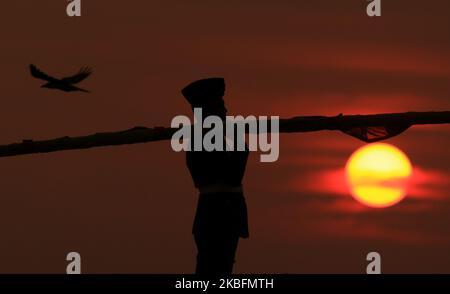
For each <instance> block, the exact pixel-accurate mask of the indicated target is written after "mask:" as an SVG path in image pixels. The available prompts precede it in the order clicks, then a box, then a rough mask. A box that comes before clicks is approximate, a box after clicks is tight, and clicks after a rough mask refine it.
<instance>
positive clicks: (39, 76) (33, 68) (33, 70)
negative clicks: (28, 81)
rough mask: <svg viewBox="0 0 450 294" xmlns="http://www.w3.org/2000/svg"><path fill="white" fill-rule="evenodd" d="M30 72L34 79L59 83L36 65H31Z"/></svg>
mask: <svg viewBox="0 0 450 294" xmlns="http://www.w3.org/2000/svg"><path fill="white" fill-rule="evenodd" d="M30 72H31V75H32V76H33V77H35V78H36V79H41V80H45V81H48V82H54V81H57V79H56V78H54V77H51V76H49V75H47V74H46V73H44V72H42V71H40V70H39V69H38V68H37V67H36V66H35V65H34V64H30Z"/></svg>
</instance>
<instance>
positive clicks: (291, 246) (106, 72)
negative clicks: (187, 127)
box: [0, 0, 450, 273]
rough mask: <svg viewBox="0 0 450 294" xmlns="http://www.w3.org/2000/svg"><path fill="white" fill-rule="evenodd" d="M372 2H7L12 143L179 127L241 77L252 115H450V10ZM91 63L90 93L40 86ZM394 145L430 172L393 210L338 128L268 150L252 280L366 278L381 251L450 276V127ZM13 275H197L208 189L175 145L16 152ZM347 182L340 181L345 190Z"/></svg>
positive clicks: (4, 116)
mask: <svg viewBox="0 0 450 294" xmlns="http://www.w3.org/2000/svg"><path fill="white" fill-rule="evenodd" d="M382 3H383V7H382V16H381V17H378V18H369V17H368V16H367V15H366V14H365V6H366V5H367V1H364V0H347V1H332V0H328V1H325V0H315V1H288V0H284V1H283V0H282V1H265V0H258V1H256V0H246V1H238V0H227V1H198V0H192V1H182V0H179V1H170V0H169V1H168V0H165V1H162V0H161V1H149V0H145V1H144V0H135V1H106V0H96V1H87V0H83V1H82V4H83V8H82V13H83V16H82V17H80V18H69V17H67V15H66V14H65V6H66V4H67V2H66V1H54V0H40V1H31V0H27V1H9V2H5V3H3V4H2V11H3V16H2V18H1V20H0V38H1V42H0V53H1V54H0V61H1V64H2V70H3V71H2V72H3V74H2V75H1V84H0V85H1V86H0V87H1V90H2V91H1V93H2V94H1V97H2V100H1V105H2V107H1V108H0V125H1V126H2V127H1V133H0V144H7V143H11V142H15V141H20V140H22V139H29V138H33V139H45V138H53V137H62V136H65V135H71V136H75V135H84V134H90V133H94V132H98V131H114V130H121V129H127V128H130V127H133V126H137V125H144V126H155V125H158V126H168V125H169V124H170V121H171V119H172V118H173V117H174V116H175V115H179V114H189V115H190V109H189V106H188V104H187V103H186V102H185V101H184V99H183V98H182V96H181V94H180V89H181V88H182V87H183V86H185V85H186V84H187V83H189V82H191V81H193V80H196V79H199V78H204V77H209V76H223V77H225V78H226V81H227V93H226V97H225V99H226V102H227V105H228V109H229V110H230V111H231V112H232V113H234V114H242V115H248V114H253V115H279V116H281V117H289V116H297V115H336V114H338V113H345V114H353V113H359V114H365V113H378V112H402V111H412V110H414V111H428V110H436V111H441V110H450V83H449V81H450V54H449V52H450V51H449V50H450V17H449V16H450V3H449V2H448V1H444V0H442V1H440V0H435V1H418V0H395V1H392V0H389V1H386V0H384V1H382ZM29 63H35V64H36V65H38V66H39V67H41V68H42V69H43V70H45V71H48V72H49V73H52V74H55V75H67V74H68V73H73V72H75V71H77V70H78V69H79V68H80V67H82V66H85V65H89V66H92V67H93V68H94V70H95V73H94V75H93V76H92V77H90V78H89V79H88V80H86V81H85V82H83V86H84V87H85V88H88V89H90V90H92V93H91V94H89V95H86V94H66V93H60V92H53V91H49V90H44V89H41V88H40V87H39V86H40V82H39V81H37V80H34V79H33V78H32V77H31V76H30V75H29V73H28V64H29ZM388 142H389V143H392V144H394V145H395V146H397V147H399V148H400V149H402V150H403V151H404V152H405V153H406V154H407V155H408V156H409V158H410V160H411V161H412V163H413V165H414V169H415V170H414V173H415V181H414V185H413V187H412V188H411V193H410V195H408V197H407V198H406V199H405V200H404V201H403V202H401V203H400V204H398V205H396V206H394V207H391V208H387V209H382V210H379V209H369V208H365V207H363V206H361V205H360V204H358V203H357V202H355V200H353V198H352V197H351V196H350V195H349V194H348V193H346V191H345V189H344V190H342V189H341V188H339V179H340V176H341V174H342V170H343V168H344V166H345V163H346V160H347V159H348V157H349V156H350V154H351V153H352V152H353V151H354V150H356V149H357V148H358V147H360V146H362V145H363V144H362V143H361V142H359V141H357V140H356V139H354V138H351V137H349V136H345V135H343V134H340V133H333V132H320V133H311V134H296V135H294V134H290V135H282V136H281V142H280V147H281V153H280V159H279V161H278V162H276V163H260V162H259V156H258V155H257V154H252V155H251V159H250V164H249V166H248V168H247V174H246V177H245V182H244V184H245V191H246V197H247V202H248V206H249V218H250V219H249V221H250V235H251V236H250V239H248V240H243V241H242V242H241V243H240V247H239V249H238V256H237V259H238V262H237V264H236V268H235V269H236V272H239V273H250V272H256V273H272V272H274V273H363V272H364V271H365V267H366V261H365V256H366V254H367V253H368V252H370V251H378V252H379V253H380V254H381V255H382V267H383V268H382V270H383V272H387V273H398V272H400V273H405V272H407V273H430V272H439V273H442V272H444V273H450V251H449V248H450V228H449V224H450V195H449V192H448V191H449V190H450V180H449V178H450V177H449V176H450V156H449V155H450V154H449V148H448V146H450V128H449V127H448V126H432V127H415V128H412V129H410V130H408V131H407V132H406V133H404V134H402V135H400V136H399V137H397V138H394V139H391V140H389V141H388ZM0 178H1V185H0V195H1V198H0V199H1V202H0V233H1V235H0V241H1V242H0V272H1V273H64V272H65V267H66V261H65V256H66V254H67V253H68V252H70V251H77V252H80V254H81V256H82V270H83V272H85V273H179V272H182V273H190V272H193V270H194V265H195V246H194V241H193V238H192V235H191V227H192V221H193V216H194V212H195V206H196V200H197V194H196V191H195V189H194V187H193V183H192V181H191V179H190V177H189V173H188V171H187V169H186V167H185V159H184V154H183V153H175V152H173V151H172V149H171V148H170V142H160V143H152V144H143V145H134V146H124V147H112V148H99V149H95V150H81V151H68V152H61V153H52V154H45V155H31V156H22V157H16V158H3V159H1V160H0ZM336 182H338V184H336Z"/></svg>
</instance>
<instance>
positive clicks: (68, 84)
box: [30, 64, 92, 93]
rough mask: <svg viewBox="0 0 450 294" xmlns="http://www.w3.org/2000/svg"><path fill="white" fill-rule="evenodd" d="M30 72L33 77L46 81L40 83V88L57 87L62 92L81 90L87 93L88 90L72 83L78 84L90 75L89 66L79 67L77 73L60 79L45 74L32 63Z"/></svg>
mask: <svg viewBox="0 0 450 294" xmlns="http://www.w3.org/2000/svg"><path fill="white" fill-rule="evenodd" d="M30 72H31V75H32V76H33V77H35V78H37V79H41V80H44V81H47V83H46V84H44V85H42V86H41V88H49V89H57V90H61V91H64V92H75V91H82V92H86V93H89V91H88V90H85V89H82V88H79V87H76V86H74V84H78V83H79V82H81V81H83V80H84V79H86V78H87V77H88V76H90V75H91V73H92V69H91V68H89V67H84V68H82V69H80V71H79V72H78V73H77V74H75V75H73V76H70V77H65V78H62V79H57V78H54V77H51V76H49V75H47V74H46V73H44V72H42V71H41V70H39V69H38V68H37V67H36V66H35V65H34V64H30Z"/></svg>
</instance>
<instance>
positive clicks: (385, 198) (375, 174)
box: [345, 143, 412, 208]
mask: <svg viewBox="0 0 450 294" xmlns="http://www.w3.org/2000/svg"><path fill="white" fill-rule="evenodd" d="M345 170H346V176H347V183H348V185H349V188H350V192H351V194H352V196H353V197H354V198H355V199H356V200H358V201H359V202H361V203H363V204H365V205H367V206H370V207H376V208H382V207H388V206H392V205H394V204H397V203H398V202H400V201H401V200H402V199H403V198H404V197H405V196H406V193H407V188H408V181H409V179H410V177H411V174H412V165H411V162H410V161H409V159H408V157H407V156H406V155H405V154H404V153H403V152H402V151H401V150H400V149H398V148H396V147H394V146H392V145H390V144H385V143H374V144H369V145H366V146H364V147H361V148H360V149H358V150H356V151H355V152H354V153H353V154H352V155H351V156H350V158H349V160H348V162H347V165H346V169H345Z"/></svg>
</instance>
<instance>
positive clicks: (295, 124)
mask: <svg viewBox="0 0 450 294" xmlns="http://www.w3.org/2000/svg"><path fill="white" fill-rule="evenodd" d="M279 123H280V124H279V132H280V133H302V132H316V131H322V130H340V131H345V130H349V129H352V128H357V127H375V126H384V125H427V124H449V123H450V111H441V112H405V113H389V114H373V115H338V116H332V117H327V116H298V117H293V118H289V119H280V121H279ZM176 131H177V129H173V128H164V127H156V128H146V127H135V128H132V129H129V130H125V131H119V132H105V133H96V134H92V135H88V136H80V137H62V138H57V139H51V140H43V141H33V140H23V141H22V142H20V143H14V144H9V145H2V146H0V157H10V156H18V155H25V154H34V153H48V152H55V151H63V150H75V149H88V148H94V147H101V146H117V145H125V144H137V143H147V142H155V141H161V140H170V139H171V137H172V135H173V134H174V133H175V132H176Z"/></svg>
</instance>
